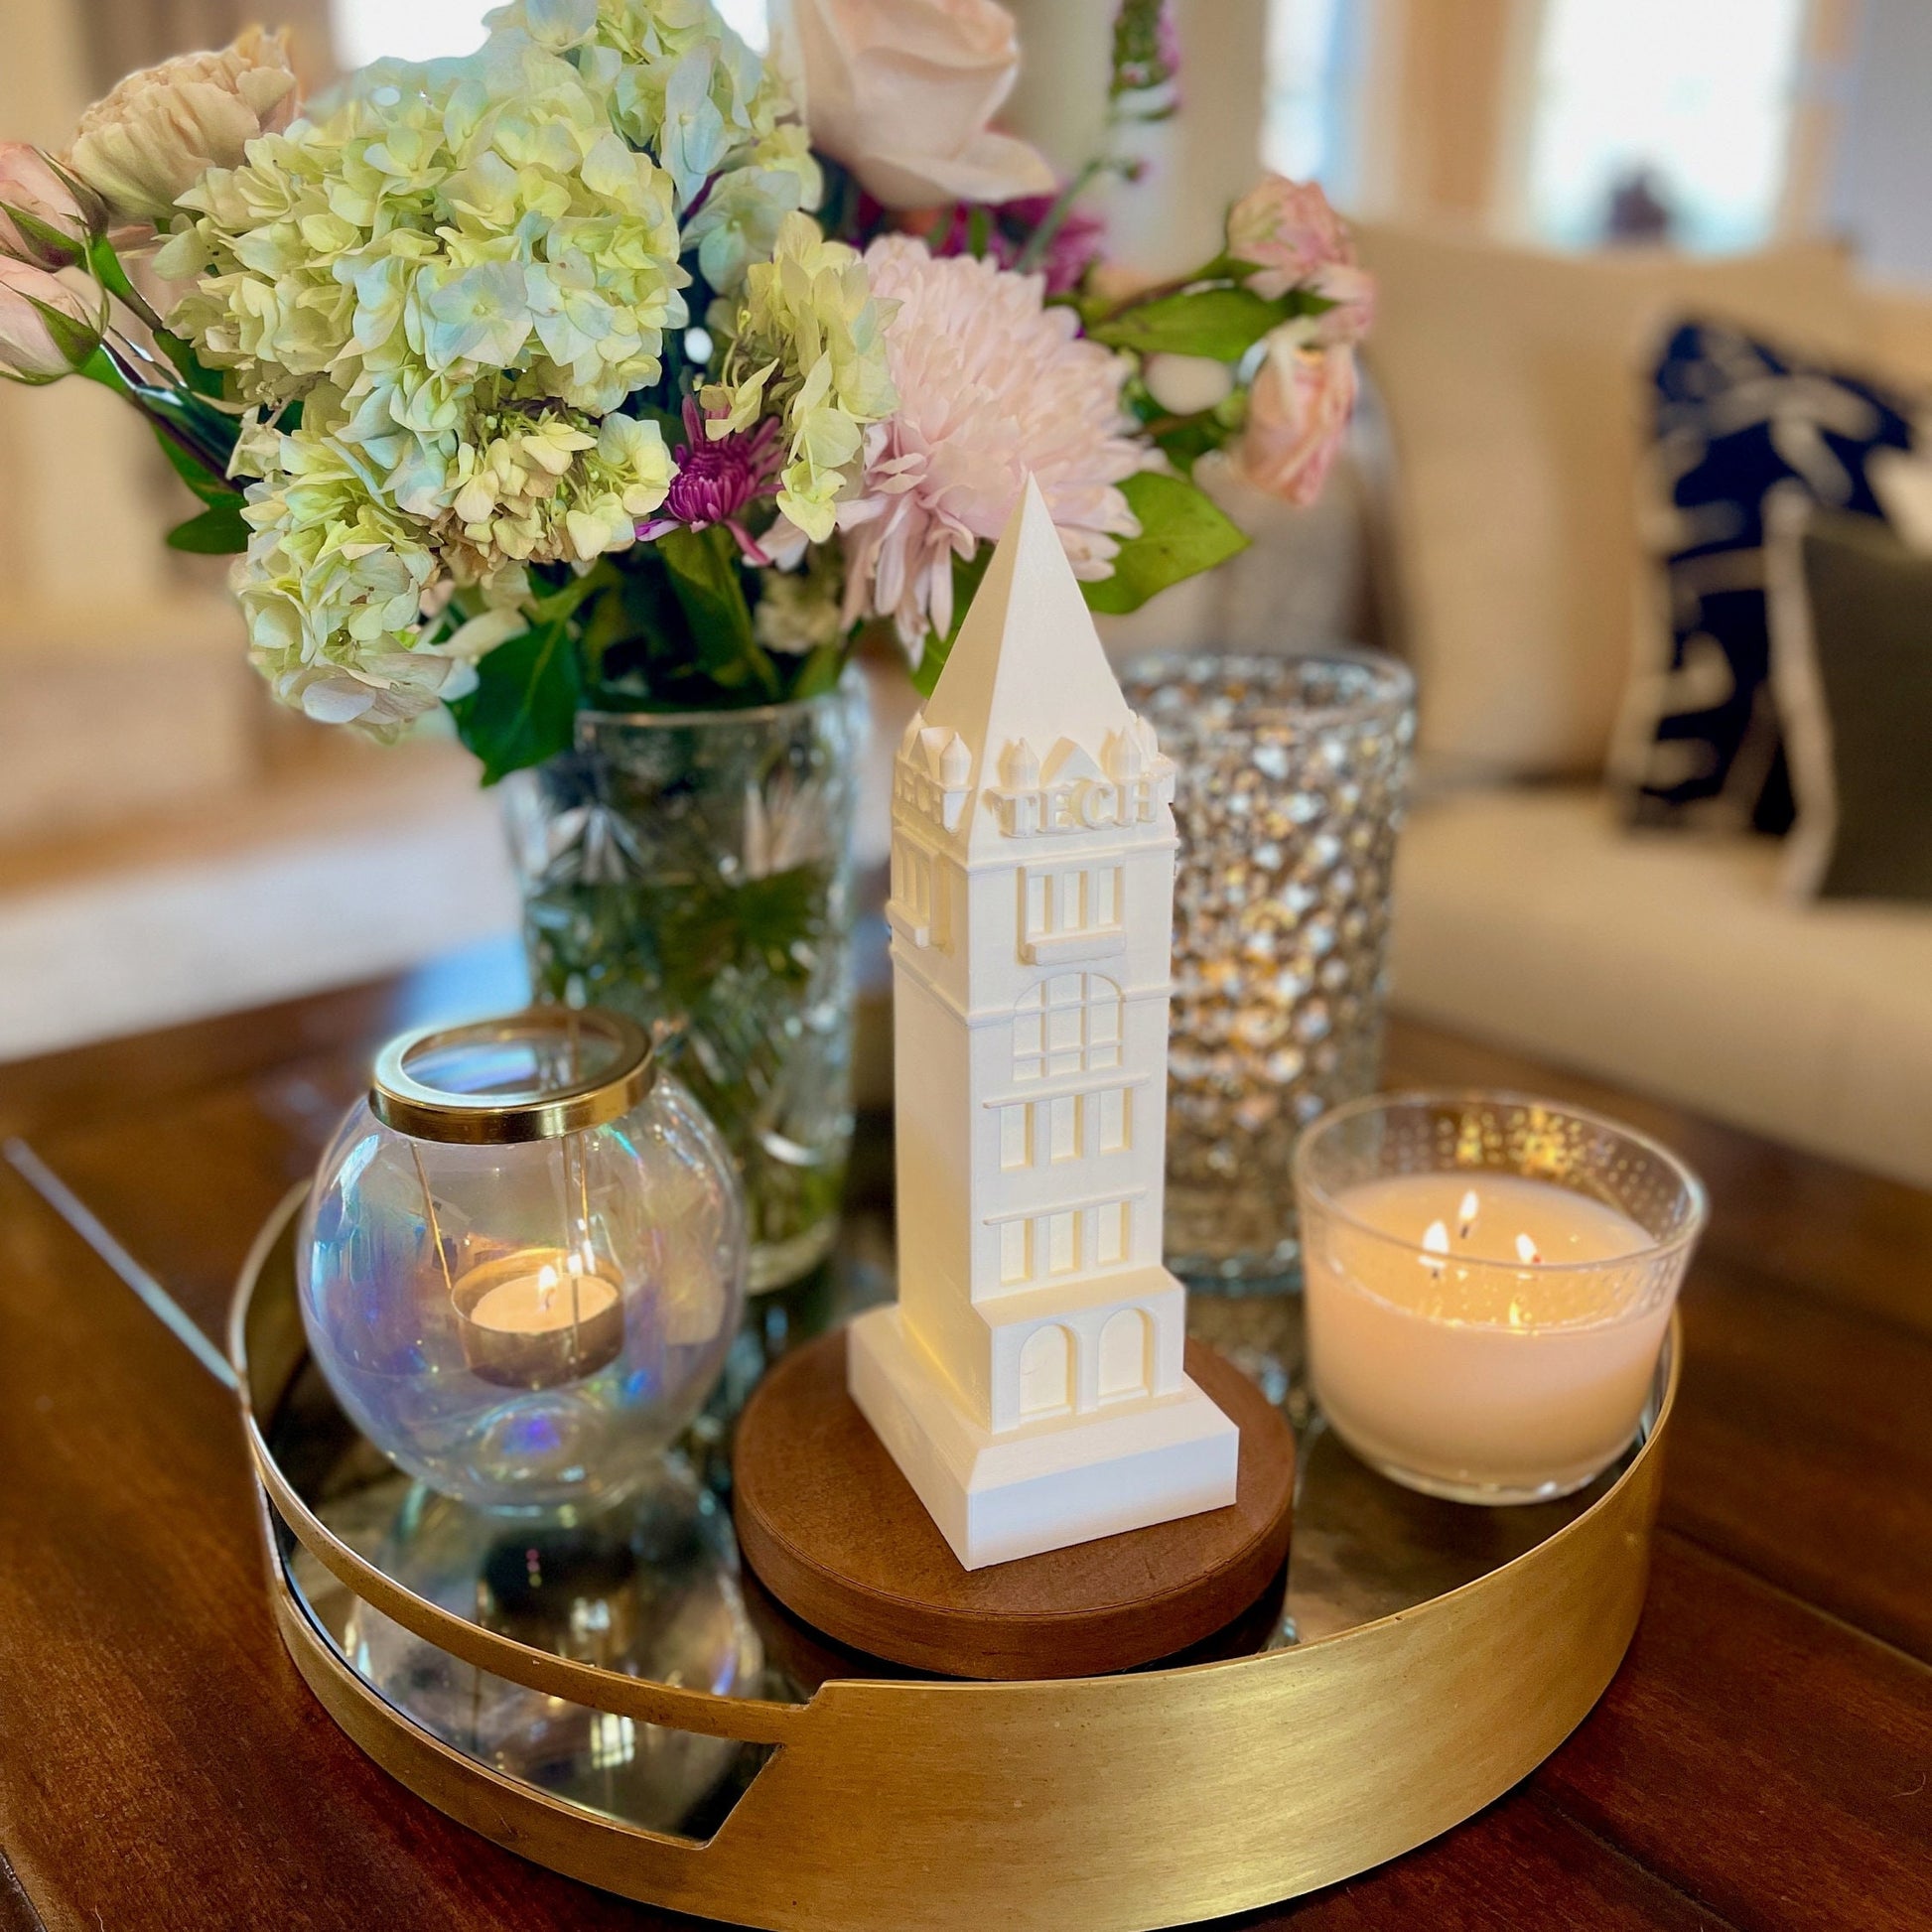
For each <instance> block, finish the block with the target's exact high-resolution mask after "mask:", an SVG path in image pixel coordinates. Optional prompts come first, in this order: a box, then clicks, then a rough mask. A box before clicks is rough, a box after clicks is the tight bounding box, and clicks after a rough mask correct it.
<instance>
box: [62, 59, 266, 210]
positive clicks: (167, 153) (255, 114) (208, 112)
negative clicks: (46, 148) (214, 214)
mask: <svg viewBox="0 0 1932 1932" xmlns="http://www.w3.org/2000/svg"><path fill="white" fill-rule="evenodd" d="M297 105H298V101H297V94H296V83H295V74H294V71H293V70H292V69H290V67H289V58H288V36H287V34H286V33H285V32H284V33H277V34H265V33H263V32H262V30H261V29H260V28H259V27H250V28H248V29H247V30H246V31H244V32H243V33H242V34H241V36H240V37H239V38H238V39H237V40H236V41H235V43H234V44H233V46H231V47H226V48H223V49H222V50H221V52H220V53H218V54H186V55H183V56H182V57H181V58H180V59H179V60H175V61H164V62H163V63H162V64H161V66H159V67H158V68H145V69H142V70H141V71H140V72H139V73H130V74H129V75H128V76H127V78H126V79H125V80H123V81H122V82H121V83H120V85H119V86H117V87H116V88H115V89H114V91H113V92H112V93H110V94H109V95H108V96H107V98H106V99H105V100H98V101H96V102H95V103H94V104H93V106H91V107H90V108H88V109H87V111H86V112H85V113H84V114H83V115H81V117H80V126H79V129H78V131H77V132H76V133H75V135H74V137H73V146H72V147H71V148H70V149H69V151H68V156H67V161H68V166H69V168H71V169H72V171H73V172H74V174H76V175H77V176H78V177H79V178H80V179H81V180H82V181H83V182H85V183H86V184H87V186H88V187H89V188H92V189H93V190H94V191H95V192H96V193H98V194H99V195H100V196H101V197H102V199H103V200H104V201H105V202H106V204H107V207H108V209H109V211H110V212H111V213H112V215H113V216H114V218H115V219H116V220H118V221H128V222H145V223H150V224H153V225H156V226H159V225H161V224H163V223H165V222H166V221H167V220H168V219H169V217H170V216H171V215H173V213H174V211H175V201H176V198H177V197H179V196H180V195H182V194H184V193H185V192H186V191H187V190H188V189H190V188H192V187H193V186H194V185H195V184H196V182H198V181H200V180H201V178H202V177H203V176H204V175H205V174H207V171H208V170H209V169H210V168H237V167H239V166H240V165H241V163H242V161H243V159H244V158H245V151H246V149H247V146H248V143H249V142H250V141H252V140H254V139H255V138H256V137H257V136H258V135H262V134H279V133H280V132H281V131H282V129H284V128H285V127H287V126H288V124H289V123H290V122H291V121H292V120H294V118H295V115H296V109H297Z"/></svg>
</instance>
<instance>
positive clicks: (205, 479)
mask: <svg viewBox="0 0 1932 1932" xmlns="http://www.w3.org/2000/svg"><path fill="white" fill-rule="evenodd" d="M154 440H155V441H156V442H157V443H159V444H160V445H161V454H162V455H163V456H165V457H166V458H167V459H168V461H169V463H170V464H171V465H172V466H173V467H174V472H175V475H176V476H178V477H179V478H180V479H181V480H182V482H183V483H186V484H187V485H188V486H189V488H190V489H192V490H193V491H194V492H195V494H196V495H197V496H199V497H200V498H201V499H202V501H203V502H205V503H207V505H208V507H209V508H210V509H212V508H215V507H217V506H218V505H220V504H223V503H230V502H232V503H239V502H240V501H241V500H242V499H241V494H240V492H239V491H238V490H237V489H236V488H235V486H234V484H233V483H230V482H229V481H228V480H227V478H226V477H216V476H211V475H209V473H208V471H207V469H206V468H205V467H204V466H203V465H202V464H199V463H197V462H196V461H195V459H194V458H193V457H192V456H190V455H189V454H188V452H187V451H186V450H184V449H183V448H182V447H181V445H180V444H179V443H177V442H176V441H175V440H174V439H173V438H172V437H171V436H169V434H168V433H167V431H166V430H164V429H162V428H161V427H160V426H159V425H158V424H157V425H155V427H154Z"/></svg>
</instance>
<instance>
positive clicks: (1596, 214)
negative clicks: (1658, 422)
mask: <svg viewBox="0 0 1932 1932" xmlns="http://www.w3.org/2000/svg"><path fill="white" fill-rule="evenodd" d="M1330 4H1332V0H1330ZM1804 26H1805V5H1804V0H1544V8H1543V21H1542V26H1541V30H1540V33H1539V36H1538V45H1537V59H1536V76H1535V89H1536V91H1535V98H1534V101H1533V104H1532V108H1531V125H1530V142H1529V170H1528V201H1529V210H1530V218H1531V222H1532V225H1533V227H1534V228H1535V230H1536V232H1537V234H1538V235H1540V236H1541V237H1542V238H1543V239H1544V240H1546V241H1550V242H1554V243H1556V244H1558V245H1559V246H1563V247H1572V248H1577V247H1590V246H1594V245H1595V244H1597V243H1599V242H1602V241H1605V240H1609V241H1658V240H1665V239H1668V240H1671V241H1674V242H1676V243H1677V244H1678V245H1680V246H1682V247H1685V248H1690V249H1695V250H1699V251H1702V252H1709V253H1719V252H1725V251H1729V250H1734V249H1745V248H1753V247H1757V246H1759V245H1761V244H1762V243H1763V242H1765V241H1766V240H1767V239H1768V238H1769V237H1770V234H1771V232H1772V229H1773V227H1774V225H1775V223H1776V221H1777V216H1778V207H1779V201H1780V197H1781V196H1782V193H1783V190H1784V181H1785V168H1786V160H1787V155H1788V151H1789V135H1790V127H1791V114H1792V104H1793V100H1794V97H1795V95H1796V92H1797V89H1798V83H1799V79H1800V72H1799V68H1800V61H1801V58H1802V53H1803V36H1804Z"/></svg>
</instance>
